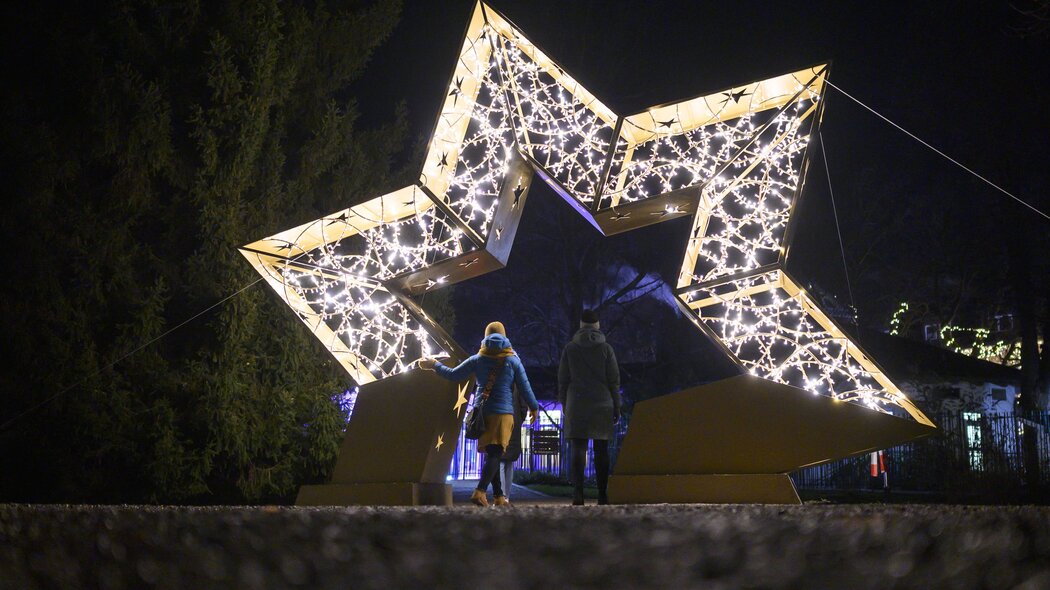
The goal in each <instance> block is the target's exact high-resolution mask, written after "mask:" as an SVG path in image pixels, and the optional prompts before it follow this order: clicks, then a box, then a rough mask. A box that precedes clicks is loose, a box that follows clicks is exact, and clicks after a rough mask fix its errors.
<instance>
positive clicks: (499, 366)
mask: <svg viewBox="0 0 1050 590" xmlns="http://www.w3.org/2000/svg"><path fill="white" fill-rule="evenodd" d="M506 363H507V357H501V358H500V359H499V360H498V361H496V366H495V368H493V369H492V370H491V371H489V379H488V382H487V383H485V391H483V392H481V401H485V400H487V399H489V395H490V394H491V393H492V386H493V385H495V384H496V377H499V375H500V374H501V373H503V365H505V364H506Z"/></svg>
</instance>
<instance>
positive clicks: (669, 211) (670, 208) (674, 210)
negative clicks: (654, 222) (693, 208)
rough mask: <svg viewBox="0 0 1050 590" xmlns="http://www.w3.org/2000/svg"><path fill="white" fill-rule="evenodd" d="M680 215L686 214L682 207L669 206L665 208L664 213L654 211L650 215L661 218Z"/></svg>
mask: <svg viewBox="0 0 1050 590" xmlns="http://www.w3.org/2000/svg"><path fill="white" fill-rule="evenodd" d="M679 213H685V211H683V210H682V206H681V205H668V206H666V207H664V210H663V211H653V212H652V213H650V214H649V215H657V216H659V217H667V216H668V215H678V214H679Z"/></svg>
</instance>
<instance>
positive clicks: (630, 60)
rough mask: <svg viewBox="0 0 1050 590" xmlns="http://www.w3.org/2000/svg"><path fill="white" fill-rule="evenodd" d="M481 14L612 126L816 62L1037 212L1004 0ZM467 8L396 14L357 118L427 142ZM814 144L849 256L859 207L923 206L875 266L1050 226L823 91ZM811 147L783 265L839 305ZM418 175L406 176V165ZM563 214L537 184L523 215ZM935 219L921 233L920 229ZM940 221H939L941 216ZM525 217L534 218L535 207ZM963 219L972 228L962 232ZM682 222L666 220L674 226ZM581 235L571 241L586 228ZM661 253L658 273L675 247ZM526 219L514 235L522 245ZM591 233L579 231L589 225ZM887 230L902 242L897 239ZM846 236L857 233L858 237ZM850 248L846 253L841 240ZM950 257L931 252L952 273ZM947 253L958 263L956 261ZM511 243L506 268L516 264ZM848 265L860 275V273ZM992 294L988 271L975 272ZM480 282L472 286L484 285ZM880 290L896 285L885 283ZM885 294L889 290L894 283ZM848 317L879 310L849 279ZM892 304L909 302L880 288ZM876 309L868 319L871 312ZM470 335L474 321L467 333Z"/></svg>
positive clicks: (1035, 128)
mask: <svg viewBox="0 0 1050 590" xmlns="http://www.w3.org/2000/svg"><path fill="white" fill-rule="evenodd" d="M492 5H493V6H494V7H495V8H496V9H497V10H499V11H500V12H502V13H503V14H505V15H506V16H507V17H508V18H509V19H510V20H511V21H512V22H513V23H515V24H516V25H517V26H518V27H520V28H521V29H522V30H523V31H524V32H525V34H526V35H527V36H528V37H529V38H530V39H532V40H533V41H534V42H535V43H537V44H538V45H539V46H540V47H542V48H543V49H544V50H545V51H546V53H547V54H548V55H549V56H551V57H552V58H553V59H555V60H556V61H558V62H559V63H560V64H561V65H562V66H563V67H564V68H565V69H567V70H568V71H569V72H570V73H571V74H572V75H573V77H575V78H576V79H577V80H579V81H580V82H581V83H582V84H583V85H584V86H586V87H587V88H588V89H590V90H591V91H592V92H594V93H595V94H596V95H597V96H598V97H599V98H600V99H601V100H602V101H603V102H605V103H606V104H607V105H609V106H610V107H611V108H612V109H613V110H614V111H616V112H618V113H620V114H628V113H633V112H637V111H640V110H643V109H645V108H646V107H648V106H650V105H653V104H660V103H665V102H669V101H675V100H680V99H683V98H688V97H691V96H695V95H698V94H703V93H707V92H713V91H717V90H721V89H724V88H726V87H730V86H734V85H739V84H743V83H747V82H750V81H754V80H759V79H763V78H766V77H770V76H773V75H777V74H780V73H784V72H789V71H794V70H797V69H799V68H801V67H805V66H809V65H813V64H816V63H821V62H824V61H828V60H830V61H831V62H832V69H831V80H832V82H834V83H835V84H837V85H839V86H841V87H842V88H843V89H844V90H846V91H847V92H850V93H851V94H853V95H854V96H856V97H857V98H859V99H861V100H862V101H865V102H867V103H868V104H869V105H871V106H872V107H874V108H875V109H877V110H879V111H881V112H883V113H884V114H885V115H886V116H888V117H889V118H891V119H893V120H895V121H896V122H898V123H899V124H901V125H902V126H904V127H905V128H907V129H909V130H911V131H913V132H914V133H916V134H917V135H919V136H920V137H922V138H924V139H926V140H927V141H929V142H931V143H932V144H933V145H935V146H938V147H940V148H941V149H943V150H944V151H946V152H947V153H949V154H950V155H952V156H953V157H956V158H957V159H959V160H960V161H962V162H963V163H966V164H967V165H969V166H970V167H972V168H974V169H976V170H977V171H979V172H981V173H982V174H985V175H986V176H987V177H989V178H991V179H993V180H994V181H996V182H998V183H1000V184H1002V185H1003V186H1004V187H1005V188H1006V189H1007V190H1010V191H1012V192H1014V193H1015V194H1017V195H1019V196H1021V197H1022V198H1025V199H1027V200H1029V201H1030V202H1032V203H1034V204H1036V205H1037V206H1038V207H1040V208H1041V209H1044V210H1046V209H1047V208H1048V207H1047V204H1048V203H1050V199H1048V198H1047V187H1048V180H1047V171H1046V170H1047V168H1048V166H1047V161H1046V160H1047V158H1046V154H1045V140H1046V137H1048V136H1050V117H1048V111H1047V109H1046V108H1045V107H1044V106H1041V105H1046V104H1047V103H1048V99H1050V92H1048V88H1050V75H1048V68H1047V67H1046V56H1047V45H1048V44H1047V40H1046V38H1045V36H1044V37H1042V38H1038V37H1037V38H1032V37H1022V36H1021V35H1020V34H1019V33H1018V32H1017V28H1018V27H1020V26H1022V25H1023V23H1024V20H1023V18H1022V17H1021V15H1020V14H1019V13H1018V12H1016V11H1015V10H1014V9H1013V8H1012V7H1011V6H1010V5H1009V4H1008V3H1007V2H984V3H969V4H967V3H956V2H934V3H926V2H923V3H882V2H878V3H849V2H809V1H807V2H796V3H790V4H789V3H786V2H776V3H775V2H732V3H729V2H718V3H716V2H668V1H662V2H660V1H657V2H633V1H622V0H621V1H601V2H599V1H578V2H558V1H529V2H500V1H495V2H493V3H492ZM472 9H473V2H470V1H465V0H463V1H450V2H418V1H409V2H407V3H406V6H405V9H404V13H403V18H402V21H401V23H400V24H399V26H398V28H397V30H396V31H395V33H394V35H393V36H392V37H391V38H390V39H389V40H388V41H387V42H386V43H385V44H384V45H383V46H381V47H380V48H379V50H378V52H377V53H376V55H375V57H374V59H373V61H372V63H371V65H370V66H369V70H368V71H367V73H366V75H365V76H364V78H363V80H362V81H361V83H360V85H359V87H358V88H355V89H354V92H355V93H356V94H357V95H358V96H359V99H360V101H361V106H362V109H363V111H364V113H365V114H366V115H367V116H372V117H378V118H380V119H382V118H389V117H390V116H391V115H392V113H393V109H394V104H395V103H397V102H398V101H400V100H404V101H406V103H407V105H408V107H409V114H410V120H411V123H412V126H413V131H414V133H416V134H417V135H418V136H419V137H425V136H426V135H427V134H428V133H429V131H430V128H431V126H432V125H433V121H434V117H435V116H436V113H437V110H438V106H439V101H440V100H441V99H442V98H443V97H444V92H445V91H444V88H445V85H446V83H447V80H448V76H449V73H450V71H451V68H452V67H453V65H454V62H455V59H456V54H457V49H458V47H459V44H460V43H461V39H462V32H463V30H464V27H465V24H466V22H467V18H468V16H469V14H470V12H471V10H472ZM826 97H827V98H826V100H827V106H826V110H825V113H824V123H823V127H822V134H823V138H824V142H825V143H826V145H827V148H828V161H829V166H830V171H831V176H832V181H833V187H834V190H835V194H836V198H837V205H838V209H839V214H840V219H841V222H842V225H843V227H842V231H843V233H844V234H845V241H846V243H847V249H849V250H851V251H852V252H856V251H860V250H861V249H862V247H863V245H862V244H858V243H857V242H856V240H858V239H861V240H863V239H865V236H867V235H868V234H870V233H871V231H872V229H871V228H867V230H866V231H867V232H868V233H864V232H862V231H860V227H859V226H860V225H861V224H862V223H863V222H864V221H865V219H870V218H871V215H872V211H879V210H882V211H883V213H884V214H886V212H888V211H891V210H894V209H895V208H897V209H899V208H903V207H904V206H905V205H907V204H908V202H909V201H914V200H923V203H924V207H923V208H922V209H921V212H920V214H919V215H918V217H919V218H918V219H915V220H912V221H911V222H910V223H912V224H913V225H914V228H913V229H912V230H910V231H909V233H910V234H911V235H910V236H909V239H908V241H907V243H903V242H902V240H900V239H895V238H894V236H892V235H891V236H889V239H885V240H883V243H882V244H881V245H878V248H877V251H878V254H880V258H879V259H880V260H881V263H882V264H883V265H889V266H891V267H892V266H895V265H897V264H900V265H902V266H904V265H906V264H907V263H908V261H909V259H910V258H912V257H914V254H915V250H916V249H925V248H926V244H925V243H924V240H925V239H926V238H929V240H930V241H931V244H930V246H929V247H930V248H931V249H937V248H941V249H943V248H944V246H943V244H933V243H932V242H938V241H941V238H943V237H944V236H942V235H938V232H941V233H945V232H955V233H959V232H961V233H964V234H965V233H968V232H971V231H973V232H977V231H985V230H981V229H979V228H980V224H981V223H985V222H986V221H987V219H989V217H990V216H991V218H993V219H994V220H995V226H996V227H997V228H1000V229H1001V228H1003V227H1012V226H1015V225H1018V226H1024V227H1026V228H1027V229H1028V230H1030V231H1034V232H1036V233H1040V232H1041V233H1046V230H1047V229H1048V228H1050V222H1046V221H1045V220H1040V219H1038V217H1037V216H1036V214H1034V213H1032V212H1031V211H1028V210H1025V209H1024V208H1023V207H1021V206H1020V205H1018V204H1016V203H1014V202H1012V201H1010V200H1009V199H1008V197H1006V196H1005V195H1002V194H1001V193H998V192H996V191H995V190H994V189H992V188H991V187H989V186H987V185H985V184H983V183H981V182H980V181H979V180H977V179H975V178H973V177H972V176H970V175H968V174H967V173H966V172H964V171H962V170H960V169H958V168H956V167H955V166H954V165H952V164H950V163H949V162H947V161H945V160H943V159H941V158H940V157H939V156H937V155H935V154H933V153H932V152H930V151H929V150H927V149H926V148H924V147H922V146H920V145H919V144H917V143H916V142H914V140H912V139H910V138H908V137H907V136H905V135H903V134H902V133H900V132H899V131H897V130H895V129H892V128H891V127H890V126H888V125H887V124H886V123H884V122H883V121H880V120H878V119H877V118H876V117H875V116H873V115H871V114H870V113H868V112H866V111H865V110H863V109H862V108H861V107H860V106H858V105H857V104H855V103H853V102H852V101H850V100H849V99H847V98H846V97H844V96H842V95H840V94H838V93H837V92H835V91H833V90H832V91H829V93H828V94H827V95H826ZM815 148H816V146H812V147H811V149H810V159H811V165H810V169H809V173H808V175H807V177H806V185H805V191H804V193H803V198H802V200H801V203H800V205H799V208H798V209H797V213H796V215H797V216H798V220H797V222H798V223H799V226H798V232H797V233H796V238H795V242H794V244H793V246H792V251H791V258H790V261H789V267H790V268H791V269H792V270H793V271H794V272H795V273H796V274H797V275H798V276H799V277H800V278H801V279H802V280H803V281H804V282H812V283H815V284H817V285H819V286H820V288H822V289H823V290H825V291H826V292H828V293H831V294H833V295H836V296H838V297H839V298H840V299H841V300H842V301H847V300H848V294H847V288H846V282H845V278H844V277H845V275H844V273H843V264H842V260H841V255H840V253H839V247H838V241H837V238H836V236H835V228H834V217H833V215H832V208H831V201H830V199H829V196H828V190H827V176H826V173H825V171H824V165H823V161H822V159H821V155H820V152H819V151H818V150H817V149H815ZM413 166H415V164H413ZM558 206H563V204H562V203H560V202H559V201H558V200H557V199H555V198H554V193H553V192H552V191H550V190H549V189H548V188H547V187H546V186H543V185H542V183H540V182H536V183H534V184H533V189H532V193H531V196H530V200H529V205H528V207H529V208H531V209H536V208H545V207H558ZM931 211H932V212H933V214H934V215H940V214H941V213H944V215H945V216H946V218H947V217H950V220H949V221H948V222H945V223H939V224H933V225H927V224H926V223H925V222H924V221H923V219H922V217H923V216H928V215H930V214H931V213H930V212H931ZM945 212H946V213H945ZM532 214H535V212H534V211H533V212H532ZM971 222H972V223H971ZM678 225H681V224H678ZM586 227H587V226H586V224H582V225H581V231H587V230H586ZM666 229H668V230H671V231H670V233H669V234H668V233H661V232H647V233H646V235H645V236H642V235H639V236H638V237H637V238H636V239H639V240H643V239H658V240H661V239H663V240H667V241H668V248H669V251H668V254H667V256H668V258H669V259H670V260H671V261H672V262H671V264H670V268H671V269H672V270H673V268H674V267H675V266H676V265H677V262H676V261H677V259H678V257H679V252H680V250H681V247H682V246H681V243H682V242H681V240H680V239H679V238H677V237H675V238H674V239H673V240H672V238H671V237H670V236H671V235H676V233H675V232H676V231H680V232H684V231H687V230H686V229H684V226H683V228H677V227H676V228H671V227H668V228H666ZM528 231H529V229H528V223H527V219H526V223H525V224H523V226H522V230H521V231H520V232H519V241H520V237H521V236H522V234H523V233H524V232H528ZM591 231H593V230H591ZM895 231H897V232H901V231H902V229H901V228H900V227H898V228H896V229H895ZM858 236H859V237H858ZM851 241H852V242H851ZM980 244H981V242H980V241H979V240H978V241H975V242H974V243H973V244H969V243H966V244H963V245H962V246H956V247H953V248H952V249H950V251H949V252H947V253H946V254H944V256H945V257H946V260H945V264H947V265H949V266H950V265H951V264H952V262H953V260H952V257H953V256H958V257H959V261H960V264H961V265H962V264H963V263H964V262H965V259H966V256H967V255H968V252H966V250H969V249H971V248H978V247H980ZM959 250H961V251H959ZM530 255H531V253H529V252H523V251H522V250H521V248H520V247H519V248H516V249H515V251H514V254H513V255H512V258H511V267H512V268H513V265H514V260H515V258H517V257H521V256H530ZM862 270H863V269H862ZM986 278H987V280H989V281H993V280H994V279H993V278H992V276H991V275H989V276H988V277H986ZM482 280H483V279H482ZM893 280H896V281H898V282H899V281H900V277H895V278H894V279H893ZM895 289H900V287H896V288H895ZM854 290H855V291H857V290H860V291H861V292H859V293H855V295H856V299H857V304H858V307H859V308H860V310H861V313H862V314H863V313H865V312H866V311H868V312H871V313H880V314H884V313H885V309H884V308H885V306H886V303H885V302H882V303H881V304H880V303H878V302H877V301H876V300H877V299H878V297H876V296H875V295H874V294H873V293H871V292H870V291H871V290H872V289H871V287H870V286H868V287H867V288H865V282H864V280H863V277H861V278H857V277H855V278H854ZM898 293H899V294H900V296H901V297H904V296H906V295H907V292H906V291H895V294H898ZM880 305H881V307H880ZM461 321H467V322H468V323H469V324H470V325H471V326H475V325H479V324H480V323H481V322H482V319H480V318H479V319H477V321H471V320H470V318H461Z"/></svg>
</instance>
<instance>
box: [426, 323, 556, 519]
mask: <svg viewBox="0 0 1050 590" xmlns="http://www.w3.org/2000/svg"><path fill="white" fill-rule="evenodd" d="M419 367H420V368H422V369H427V370H432V371H436V372H437V374H438V375H440V376H442V377H444V378H445V379H448V380H449V381H457V382H459V381H466V380H467V379H469V378H470V377H471V376H473V377H474V379H475V382H476V383H477V388H476V389H475V392H474V393H475V400H477V399H478V396H480V395H481V392H482V391H483V390H484V389H485V385H486V384H487V383H488V380H489V374H490V372H492V371H496V377H495V380H494V381H493V383H492V390H491V391H490V392H489V399H488V401H486V402H485V406H484V410H483V415H484V417H485V433H484V434H482V435H481V438H479V439H478V452H479V453H480V452H484V453H485V465H484V467H482V469H481V480H480V481H478V487H477V489H475V490H474V494H473V495H472V496H471V497H470V501H471V502H473V503H475V504H477V505H478V506H488V505H489V502H488V498H487V497H486V496H485V489H486V488H488V486H489V484H492V495H493V498H494V500H495V503H496V505H497V506H503V505H506V504H509V502H508V501H507V498H506V496H505V495H504V494H503V488H502V486H501V485H500V480H499V477H498V473H499V468H500V458H501V457H502V456H503V453H504V452H505V451H506V450H507V445H508V444H509V443H510V437H511V435H512V433H513V432H514V398H513V392H512V390H511V387H512V386H514V385H517V386H518V394H519V395H520V396H521V400H522V401H523V402H524V403H525V405H527V406H528V407H529V409H530V410H531V412H530V416H529V417H528V418H527V420H529V421H530V422H535V420H536V411H537V410H538V409H539V405H538V404H537V403H536V396H535V395H534V394H533V393H532V386H531V385H529V378H528V377H527V376H526V375H525V367H524V366H523V365H522V364H521V359H519V358H518V355H517V354H515V353H514V349H512V348H511V346H510V340H507V331H506V329H504V327H503V324H502V323H500V322H492V323H491V324H489V325H488V326H487V327H486V328H485V339H484V340H482V341H481V350H479V351H478V353H477V354H475V355H473V356H471V357H470V358H468V359H467V360H465V361H463V362H462V363H460V365H459V366H458V367H455V368H451V367H446V366H445V365H442V364H441V363H440V362H438V361H436V360H434V359H429V358H428V359H422V360H420V361H419ZM475 403H476V402H475Z"/></svg>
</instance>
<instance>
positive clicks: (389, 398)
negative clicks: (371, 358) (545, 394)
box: [295, 369, 470, 506]
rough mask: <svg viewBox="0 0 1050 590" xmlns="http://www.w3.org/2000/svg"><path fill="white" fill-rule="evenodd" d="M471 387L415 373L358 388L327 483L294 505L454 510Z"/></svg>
mask: <svg viewBox="0 0 1050 590" xmlns="http://www.w3.org/2000/svg"><path fill="white" fill-rule="evenodd" d="M468 385H469V384H463V385H457V384H455V383H450V382H449V381H446V380H444V379H442V378H440V377H438V376H437V375H436V374H434V373H432V372H430V371H422V370H419V369H416V370H412V371H409V372H407V373H402V374H400V375H397V376H394V377H390V378H388V379H384V380H382V381H376V382H374V383H369V384H368V385H365V386H363V387H362V388H361V391H360V392H359V393H358V396H357V401H356V402H355V404H354V413H353V415H352V416H351V418H350V423H349V424H348V425H347V428H346V437H345V438H344V439H343V443H342V445H340V448H339V459H338V461H337V462H336V465H335V470H334V472H333V474H332V481H331V483H329V484H325V485H313V486H303V487H302V488H300V489H299V495H298V497H297V498H296V501H295V503H296V505H298V506H353V505H385V506H405V505H407V506H417V505H426V504H430V505H433V504H436V505H444V506H451V505H452V486H450V485H448V484H447V483H446V481H445V478H446V476H447V475H448V468H449V464H450V463H451V462H452V454H453V453H454V452H455V450H456V445H457V444H458V443H459V431H460V425H461V424H462V420H463V412H464V411H465V408H466V405H465V404H464V403H460V401H463V400H465V398H466V393H467V392H469V391H470V389H468V388H467V387H468Z"/></svg>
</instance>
